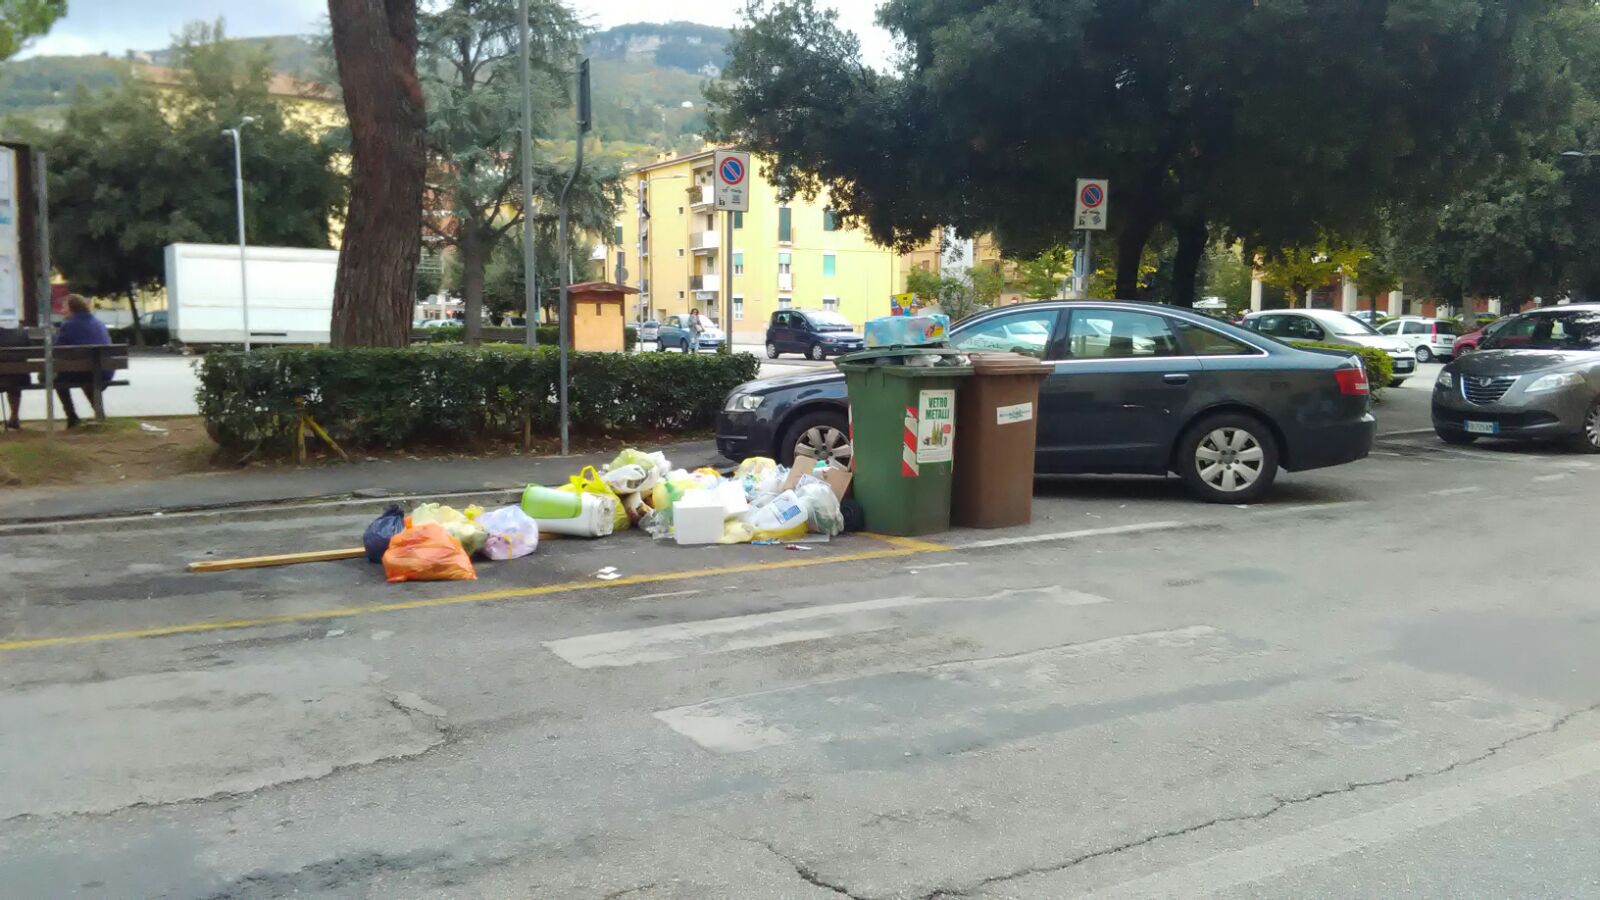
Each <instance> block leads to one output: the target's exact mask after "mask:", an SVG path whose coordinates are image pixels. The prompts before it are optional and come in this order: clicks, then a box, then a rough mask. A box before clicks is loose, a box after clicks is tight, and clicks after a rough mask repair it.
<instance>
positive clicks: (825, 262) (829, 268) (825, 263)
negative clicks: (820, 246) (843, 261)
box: [822, 253, 839, 275]
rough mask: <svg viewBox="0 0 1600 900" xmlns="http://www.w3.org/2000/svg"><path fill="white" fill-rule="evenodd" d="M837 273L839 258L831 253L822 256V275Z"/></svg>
mask: <svg viewBox="0 0 1600 900" xmlns="http://www.w3.org/2000/svg"><path fill="white" fill-rule="evenodd" d="M838 271H839V257H838V256H836V255H835V254H832V253H824V254H822V274H824V275H834V274H837V273H838Z"/></svg>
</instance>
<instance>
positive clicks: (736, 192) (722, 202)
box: [712, 150, 750, 212]
mask: <svg viewBox="0 0 1600 900" xmlns="http://www.w3.org/2000/svg"><path fill="white" fill-rule="evenodd" d="M712 172H713V177H714V179H715V182H716V186H717V209H720V210H727V211H728V212H749V211H750V154H748V153H746V152H744V151H742V150H718V151H717V155H716V164H715V165H714V166H713V168H712Z"/></svg>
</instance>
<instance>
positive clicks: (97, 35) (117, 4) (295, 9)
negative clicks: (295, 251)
mask: <svg viewBox="0 0 1600 900" xmlns="http://www.w3.org/2000/svg"><path fill="white" fill-rule="evenodd" d="M824 2H826V3H827V4H828V5H831V6H833V7H834V8H836V9H840V10H842V12H841V13H840V21H841V23H843V24H844V25H845V26H846V27H848V28H849V29H851V30H852V31H855V32H856V33H857V34H859V35H862V43H863V47H864V55H865V56H866V57H867V61H868V62H873V63H880V62H881V61H882V60H884V59H886V58H887V56H888V54H889V51H890V42H889V39H888V36H887V35H885V34H884V33H882V32H880V31H877V30H876V28H875V27H874V26H873V24H872V14H873V9H874V8H875V7H876V5H877V4H876V2H875V0H824ZM574 5H575V6H576V8H577V9H578V11H579V13H580V14H581V15H583V16H585V17H586V18H587V19H588V20H589V21H590V24H592V25H594V26H595V27H598V28H610V27H611V26H613V25H622V24H625V23H628V22H670V21H673V20H680V19H681V20H686V21H690V22H702V23H704V24H707V25H721V26H724V27H731V26H732V25H734V24H736V23H737V22H738V20H739V11H740V10H741V9H743V8H744V0H574ZM327 9H328V6H327V2H326V0H68V3H67V10H68V12H67V15H66V18H64V19H62V20H61V21H59V22H57V23H56V25H55V27H54V28H53V29H51V31H50V34H49V35H47V36H45V37H43V38H41V39H39V40H38V41H37V42H35V43H34V44H33V45H32V46H31V47H30V48H29V50H28V52H27V53H26V54H25V55H29V56H33V55H39V54H51V55H57V54H83V53H101V52H109V53H111V54H113V55H120V54H121V53H122V51H124V50H130V49H131V50H158V49H160V48H162V47H165V46H167V45H168V44H169V43H171V38H172V35H173V33H174V32H176V31H178V29H180V28H181V27H183V24H184V23H185V22H188V21H191V20H194V19H205V20H208V21H209V20H212V19H216V18H222V19H226V20H227V23H228V33H229V34H232V35H234V36H236V37H255V36H260V35H268V34H305V33H309V32H312V31H315V30H317V28H318V27H319V25H318V23H319V22H320V21H321V20H322V18H323V17H324V16H325V15H326V14H327Z"/></svg>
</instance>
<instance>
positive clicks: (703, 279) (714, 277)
mask: <svg viewBox="0 0 1600 900" xmlns="http://www.w3.org/2000/svg"><path fill="white" fill-rule="evenodd" d="M689 290H691V291H694V292H696V293H699V294H715V293H716V292H717V291H720V290H722V276H721V275H718V274H715V273H713V274H711V275H690V276H689Z"/></svg>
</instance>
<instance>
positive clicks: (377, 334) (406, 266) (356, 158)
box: [328, 0, 427, 347]
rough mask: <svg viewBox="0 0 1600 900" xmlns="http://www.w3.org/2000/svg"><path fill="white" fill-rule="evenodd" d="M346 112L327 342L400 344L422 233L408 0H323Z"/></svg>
mask: <svg viewBox="0 0 1600 900" xmlns="http://www.w3.org/2000/svg"><path fill="white" fill-rule="evenodd" d="M328 19H329V22H330V24H331V26H332V31H333V50H334V57H335V59H336V60H337V61H338V64H339V84H340V86H341V87H342V88H343V90H344V108H345V113H346V115H347V116H348V117H349V120H350V156H351V165H350V210H349V214H348V215H347V216H346V218H345V227H344V245H343V247H342V248H341V250H340V253H339V274H338V277H337V279H336V280H335V283H334V297H333V343H334V345H335V346H340V347H402V346H405V345H406V344H407V343H408V342H409V341H410V340H411V317H412V315H411V310H412V296H413V287H414V284H415V278H416V269H417V258H418V255H419V254H420V252H421V240H422V186H423V176H424V174H425V170H426V167H427V153H426V150H425V148H424V145H423V129H424V128H425V127H426V124H427V120H426V118H425V117H424V114H423V100H422V86H421V85H420V84H419V83H418V81H417V4H416V0H328Z"/></svg>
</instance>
